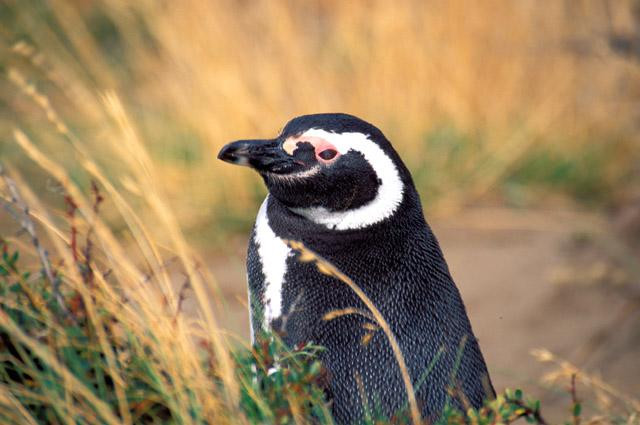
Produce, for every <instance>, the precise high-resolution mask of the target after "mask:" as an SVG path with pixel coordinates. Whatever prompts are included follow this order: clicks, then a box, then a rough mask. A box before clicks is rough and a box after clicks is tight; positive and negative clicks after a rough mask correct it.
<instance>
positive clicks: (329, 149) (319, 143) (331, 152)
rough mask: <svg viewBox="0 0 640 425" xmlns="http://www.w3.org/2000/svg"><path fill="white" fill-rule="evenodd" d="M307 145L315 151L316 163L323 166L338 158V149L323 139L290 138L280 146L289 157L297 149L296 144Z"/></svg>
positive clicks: (310, 137)
mask: <svg viewBox="0 0 640 425" xmlns="http://www.w3.org/2000/svg"><path fill="white" fill-rule="evenodd" d="M301 142H302V143H309V144H311V145H312V146H313V149H314V151H315V155H316V159H317V160H318V162H321V163H323V164H328V163H331V162H333V161H335V160H336V159H337V158H338V157H339V156H340V152H338V149H337V148H336V147H335V146H334V145H333V144H331V143H329V142H328V141H326V140H325V139H322V138H320V137H314V136H308V137H291V138H289V139H287V140H285V142H284V143H283V145H282V148H283V149H284V150H285V152H287V153H288V154H289V155H293V153H294V152H295V150H296V149H297V148H298V143H301Z"/></svg>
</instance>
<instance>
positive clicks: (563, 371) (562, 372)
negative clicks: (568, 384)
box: [531, 348, 640, 413]
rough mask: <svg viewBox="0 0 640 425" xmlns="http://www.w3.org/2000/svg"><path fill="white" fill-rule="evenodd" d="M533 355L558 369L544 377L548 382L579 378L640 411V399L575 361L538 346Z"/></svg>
mask: <svg viewBox="0 0 640 425" xmlns="http://www.w3.org/2000/svg"><path fill="white" fill-rule="evenodd" d="M531 355H532V356H533V357H534V358H535V359H536V360H538V361H539V362H542V363H553V364H555V365H556V366H557V367H558V369H557V370H555V371H552V372H549V373H547V374H546V375H545V376H544V377H543V378H542V379H543V380H544V381H548V382H557V380H558V379H560V378H562V379H570V380H577V381H579V382H581V383H582V384H583V385H585V386H586V387H587V388H592V389H595V390H599V391H604V392H605V393H607V394H609V395H611V396H613V397H615V398H617V399H618V400H621V401H623V402H624V403H626V404H627V405H629V406H630V407H631V408H632V409H634V410H635V411H636V412H637V413H640V400H639V399H637V398H634V397H632V396H630V395H627V394H624V393H622V392H621V391H619V390H618V389H616V388H615V387H613V386H611V385H610V384H608V383H606V382H604V381H603V380H602V379H600V378H598V377H597V376H593V375H591V374H589V373H587V372H585V371H584V370H582V369H580V368H579V367H578V366H576V365H574V364H573V363H571V362H569V361H567V360H564V359H562V358H560V357H558V356H556V355H555V354H553V353H552V352H551V351H549V350H547V349H544V348H538V349H535V350H532V351H531Z"/></svg>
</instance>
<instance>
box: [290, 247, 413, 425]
mask: <svg viewBox="0 0 640 425" xmlns="http://www.w3.org/2000/svg"><path fill="white" fill-rule="evenodd" d="M284 242H285V243H286V244H287V245H288V246H289V247H290V248H291V249H293V250H295V251H298V252H299V253H300V256H299V257H298V260H299V261H303V262H313V263H314V264H315V266H316V267H317V268H318V270H319V271H320V272H321V273H324V274H326V275H328V276H331V277H334V278H336V279H338V280H340V281H341V282H343V283H344V284H346V285H347V286H348V287H349V288H351V290H352V291H353V292H355V293H356V295H357V296H358V298H360V300H362V302H363V303H364V305H365V306H366V307H367V309H369V311H370V312H371V314H372V315H373V318H374V319H375V321H376V323H377V324H378V325H379V326H380V327H381V328H382V331H383V332H384V333H385V336H386V337H387V340H388V341H389V345H391V350H392V351H393V355H394V356H395V358H396V361H397V362H398V367H399V368H400V374H401V375H402V381H403V383H404V386H405V390H406V391H407V398H408V400H409V409H410V412H411V420H412V422H413V423H414V424H415V425H419V424H420V423H421V419H420V409H419V408H418V402H417V401H416V394H415V391H414V389H413V384H412V383H411V377H410V376H409V370H408V369H407V364H406V362H405V360H404V355H403V354H402V350H401V349H400V345H399V344H398V341H397V339H396V337H395V335H394V334H393V331H392V330H391V327H390V326H389V323H388V322H387V321H386V319H385V318H384V316H382V313H380V310H378V308H377V307H376V306H375V304H373V301H371V299H370V298H369V297H368V296H367V294H365V293H364V291H363V290H362V289H360V287H359V286H358V285H357V284H356V283H355V282H354V281H353V280H351V278H349V276H347V275H345V274H344V273H342V272H341V271H340V270H339V269H338V268H337V267H335V266H334V265H333V264H331V263H330V262H328V261H327V260H325V259H324V258H322V257H321V256H319V255H318V254H316V253H315V252H313V251H311V250H310V249H308V248H307V247H305V246H304V244H303V243H302V242H299V241H292V240H285V241H284ZM354 313H357V312H354Z"/></svg>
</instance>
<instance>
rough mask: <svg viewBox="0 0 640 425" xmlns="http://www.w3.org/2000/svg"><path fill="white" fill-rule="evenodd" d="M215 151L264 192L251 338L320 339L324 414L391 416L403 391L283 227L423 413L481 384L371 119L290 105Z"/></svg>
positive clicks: (413, 202)
mask: <svg viewBox="0 0 640 425" xmlns="http://www.w3.org/2000/svg"><path fill="white" fill-rule="evenodd" d="M218 158H219V159H221V160H223V161H226V162H228V163H231V164H236V165H244V166H248V167H250V168H252V169H254V170H255V171H257V172H258V173H259V174H260V176H261V177H262V179H263V180H264V183H265V185H266V187H267V189H268V192H269V193H268V195H267V197H266V199H265V200H264V202H263V203H262V206H261V207H260V209H259V212H258V215H257V218H256V222H255V226H254V228H253V231H252V234H251V238H250V242H249V247H248V253H247V277H248V286H249V288H248V289H249V300H250V316H251V328H252V339H253V338H254V335H255V334H257V333H258V332H261V331H263V330H273V331H276V332H278V333H279V334H280V335H282V338H283V340H284V342H285V343H286V344H287V345H288V346H290V347H294V346H296V345H297V344H301V343H307V342H312V343H314V344H318V345H321V346H323V347H324V348H325V350H324V351H323V353H322V354H321V361H322V362H323V364H324V366H325V367H326V369H327V370H328V378H327V381H328V382H327V387H326V389H325V392H326V394H327V397H328V398H329V400H330V403H331V409H332V413H333V416H334V419H335V421H336V423H338V424H353V423H358V422H360V421H362V420H363V418H365V415H367V414H371V413H375V414H378V415H383V416H385V417H391V416H393V415H394V414H396V413H397V412H398V411H399V410H401V409H403V408H406V406H407V393H406V390H405V386H404V385H403V380H402V377H401V372H400V369H399V366H398V363H397V361H396V358H395V357H394V354H393V351H392V347H391V346H390V343H389V340H388V339H387V337H386V335H385V334H384V332H382V331H380V330H379V329H378V328H377V327H376V323H375V322H374V321H373V319H372V317H371V315H368V314H367V309H366V306H365V305H364V304H363V302H362V300H361V299H360V298H359V297H358V296H357V295H356V294H355V293H354V292H353V291H352V290H351V289H350V288H349V287H348V286H347V285H345V284H344V283H343V282H341V281H339V280H337V279H336V278H334V277H331V276H328V275H326V274H323V273H321V272H319V271H318V269H317V268H316V267H315V266H314V265H313V264H311V263H308V262H301V261H299V259H298V258H297V256H298V254H297V253H296V252H294V251H293V250H292V249H291V248H290V247H289V246H288V245H287V243H286V242H285V241H287V240H296V241H301V242H302V243H304V245H305V246H306V247H307V248H309V249H310V250H312V251H314V252H315V253H317V254H318V255H320V256H321V257H323V258H324V259H326V260H327V261H329V262H330V263H332V264H333V265H334V266H335V267H337V268H338V269H339V270H340V271H342V272H343V273H344V274H345V275H347V276H349V277H350V278H351V279H352V280H353V282H355V283H356V284H357V285H358V286H359V287H360V288H361V289H362V291H364V293H365V294H366V295H367V296H368V297H369V298H370V299H371V301H372V302H373V304H374V305H375V306H376V307H377V309H378V310H379V311H380V313H381V314H382V316H383V317H384V318H385V320H386V321H387V322H388V324H389V327H390V328H391V331H392V333H393V335H394V337H395V338H396V340H397V342H398V345H399V347H400V350H401V352H402V355H403V357H404V359H405V363H406V367H407V370H408V372H409V376H410V379H411V381H412V384H413V386H414V391H415V396H416V400H417V402H418V404H419V408H420V411H421V414H422V416H423V417H424V418H428V419H430V420H435V419H437V418H438V417H439V415H440V413H441V412H442V410H443V408H445V406H451V407H454V408H459V409H462V410H463V411H465V410H466V408H468V407H469V406H472V407H475V408H479V407H481V406H482V404H483V401H484V400H485V399H487V398H493V397H495V391H494V389H493V386H492V384H491V380H490V377H489V373H488V371H487V366H486V364H485V361H484V358H483V356H482V353H481V351H480V347H479V345H478V341H477V339H476V338H475V336H474V334H473V330H472V328H471V324H470V322H469V318H468V316H467V313H466V309H465V306H464V304H463V301H462V298H461V296H460V293H459V291H458V288H457V287H456V285H455V283H454V281H453V279H452V277H451V274H450V272H449V268H448V266H447V263H446V261H445V259H444V256H443V253H442V251H441V249H440V246H439V244H438V241H437V239H436V237H435V235H434V233H433V231H432V230H431V228H430V227H429V225H428V224H427V222H426V220H425V218H424V215H423V210H422V205H421V202H420V198H419V196H418V193H417V191H416V188H415V185H414V183H413V179H412V177H411V174H410V173H409V170H408V169H407V167H406V166H405V164H404V163H403V161H402V160H401V159H400V156H399V155H398V153H397V152H396V151H395V149H394V148H393V147H392V145H391V143H390V142H389V140H388V139H387V138H386V137H385V136H384V134H383V133H382V132H381V131H380V130H379V129H378V128H376V127H375V126H373V125H372V124H370V123H368V122H366V121H364V120H362V119H360V118H357V117H355V116H352V115H348V114H343V113H323V114H313V115H304V116H300V117H297V118H294V119H292V120H291V121H289V122H288V123H287V124H286V125H285V127H284V129H283V130H282V131H281V133H280V134H279V135H278V136H277V137H275V138H273V139H264V140H239V141H235V142H232V143H229V144H227V145H226V146H224V147H223V148H222V149H221V150H220V152H219V154H218ZM330 312H337V313H334V314H328V313H330ZM376 329H378V330H376Z"/></svg>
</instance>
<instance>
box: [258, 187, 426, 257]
mask: <svg viewBox="0 0 640 425" xmlns="http://www.w3.org/2000/svg"><path fill="white" fill-rule="evenodd" d="M406 189H407V190H405V191H404V194H403V198H402V201H401V203H400V205H399V206H398V208H397V209H396V211H395V212H394V214H393V215H392V216H390V217H388V218H385V219H384V220H382V221H380V222H378V223H375V224H371V225H368V226H366V227H362V228H355V229H348V230H334V229H330V228H327V227H326V226H325V225H323V224H319V223H316V222H314V221H312V220H310V219H308V218H307V217H304V216H302V215H300V214H298V213H296V212H295V211H293V210H291V209H290V208H288V207H287V206H286V205H285V204H284V203H282V202H281V201H280V200H278V199H277V198H276V197H274V196H273V195H269V196H268V198H267V201H266V202H267V217H268V221H269V226H270V227H271V229H272V230H273V232H274V233H275V234H276V235H277V236H278V237H280V238H282V239H291V240H300V241H302V242H304V243H305V244H306V245H307V246H308V247H309V248H310V249H312V250H314V251H316V252H318V253H319V254H321V255H326V254H327V253H328V252H332V251H334V250H336V249H340V247H341V245H345V248H346V247H347V246H348V247H350V248H355V247H357V246H358V245H367V246H370V245H371V244H377V243H380V244H381V245H382V244H383V243H384V244H386V243H388V242H389V241H390V240H393V239H399V240H400V239H406V238H410V237H412V234H411V233H415V232H416V230H418V231H420V230H422V229H423V230H424V231H426V232H428V233H429V234H431V232H430V230H429V228H428V226H427V224H426V222H425V220H424V216H423V213H422V207H421V205H420V200H419V197H418V194H417V192H416V190H415V188H414V187H413V186H412V185H410V186H409V187H407V188H406Z"/></svg>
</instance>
